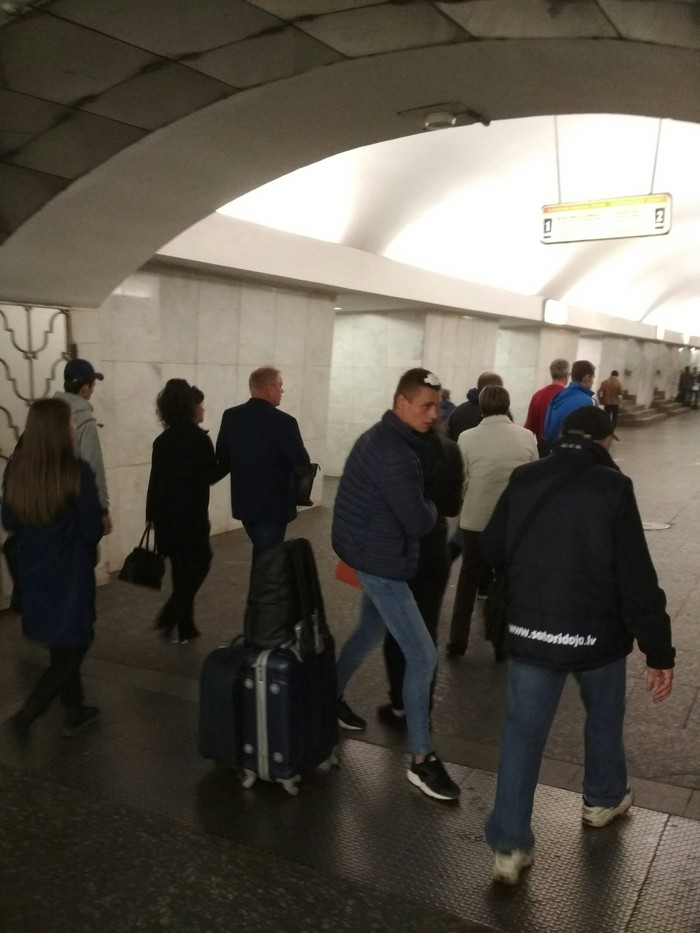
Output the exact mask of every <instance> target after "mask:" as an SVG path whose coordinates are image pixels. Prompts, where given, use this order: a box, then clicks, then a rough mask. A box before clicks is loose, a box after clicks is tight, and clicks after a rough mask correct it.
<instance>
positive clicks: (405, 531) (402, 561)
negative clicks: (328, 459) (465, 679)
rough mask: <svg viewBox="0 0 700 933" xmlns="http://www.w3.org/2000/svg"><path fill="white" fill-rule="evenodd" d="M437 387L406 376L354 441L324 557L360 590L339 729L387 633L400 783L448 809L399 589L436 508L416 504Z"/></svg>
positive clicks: (405, 588) (419, 652) (405, 601)
mask: <svg viewBox="0 0 700 933" xmlns="http://www.w3.org/2000/svg"><path fill="white" fill-rule="evenodd" d="M439 402H440V381H439V379H438V378H437V376H435V375H433V373H431V372H429V370H427V369H409V370H408V372H406V373H404V375H403V376H402V377H401V379H400V380H399V384H398V386H397V389H396V393H395V395H394V404H393V407H392V409H391V410H390V411H387V412H385V414H384V415H383V417H382V419H381V421H379V422H378V423H377V424H375V425H374V426H373V427H371V428H370V429H369V431H366V432H365V433H364V434H363V435H361V436H360V437H359V438H358V440H357V441H356V442H355V446H354V447H353V449H352V450H351V452H350V455H349V457H348V460H347V462H346V464H345V470H344V472H343V476H342V478H341V480H340V485H339V487H338V494H337V496H336V501H335V508H334V512H333V548H334V550H335V552H336V553H337V554H338V556H339V557H340V558H341V559H342V560H344V561H345V562H346V563H347V564H349V565H350V566H351V567H352V568H353V569H354V570H355V571H356V573H357V576H358V578H359V580H360V583H361V584H362V588H363V590H364V594H363V599H362V607H361V612H360V620H359V624H358V626H357V628H356V629H355V631H354V632H353V633H352V635H351V636H350V638H349V639H348V641H347V642H346V643H345V646H344V647H343V650H342V651H341V653H340V657H339V658H338V693H339V699H338V722H339V725H340V726H341V727H343V728H345V729H354V730H362V729H364V728H365V725H366V723H365V720H364V719H362V717H361V716H358V715H357V714H356V713H354V712H353V711H352V710H351V709H350V707H349V706H348V704H347V702H346V701H345V700H344V698H343V693H344V691H345V689H346V687H347V685H348V683H349V681H350V679H351V677H352V675H353V674H354V673H355V671H356V670H357V668H358V667H359V666H360V664H361V663H362V661H363V660H364V659H365V657H366V656H367V654H368V653H369V652H370V651H371V650H372V648H374V647H376V646H377V645H379V644H380V643H381V642H382V640H383V638H384V634H385V632H386V631H387V630H388V631H389V632H391V634H392V635H393V636H394V638H395V639H396V642H397V643H398V645H399V647H400V649H401V651H402V652H403V655H404V658H405V661H406V673H405V676H404V685H403V702H404V708H405V711H406V727H407V729H408V738H409V743H410V746H411V751H412V753H413V758H412V762H411V765H410V767H409V769H408V771H407V774H406V776H407V777H408V780H409V781H410V782H411V783H412V784H414V785H415V786H416V787H418V788H420V790H422V791H423V793H425V794H427V795H428V796H429V797H433V798H435V799H437V800H454V799H456V798H457V797H458V796H459V793H460V790H459V787H457V785H456V784H455V783H454V782H453V781H452V780H451V778H450V777H449V775H448V774H447V771H446V770H445V768H444V766H443V764H442V762H441V761H440V759H439V758H438V757H437V755H436V754H435V753H434V752H433V751H432V749H431V741H430V724H429V702H430V684H431V681H432V678H433V673H434V671H435V665H436V661H437V652H436V650H435V645H434V644H433V641H432V639H431V637H430V635H429V633H428V630H427V628H426V626H425V622H424V621H423V618H422V616H421V614H420V612H419V610H418V606H417V605H416V601H415V598H414V597H413V594H412V593H411V590H410V588H409V585H408V581H409V580H411V579H412V578H413V576H414V574H415V572H416V567H417V565H418V551H419V541H420V539H421V538H422V537H423V536H424V535H426V534H428V533H429V532H430V531H431V530H432V529H433V526H434V525H435V522H436V519H437V509H436V507H435V504H434V503H433V502H432V501H430V500H429V499H426V498H425V494H424V488H425V483H424V477H423V471H422V468H421V458H420V454H421V451H422V448H423V445H424V444H425V439H424V435H425V434H426V433H427V432H428V430H429V429H430V427H431V425H432V424H433V423H434V422H435V420H436V418H437V414H438V405H439Z"/></svg>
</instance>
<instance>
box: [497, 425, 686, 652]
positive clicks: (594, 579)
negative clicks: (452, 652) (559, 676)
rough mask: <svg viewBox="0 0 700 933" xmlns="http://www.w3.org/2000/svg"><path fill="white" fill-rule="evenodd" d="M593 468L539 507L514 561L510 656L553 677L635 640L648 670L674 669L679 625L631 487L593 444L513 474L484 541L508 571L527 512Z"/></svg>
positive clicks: (565, 447) (558, 448)
mask: <svg viewBox="0 0 700 933" xmlns="http://www.w3.org/2000/svg"><path fill="white" fill-rule="evenodd" d="M584 465H585V466H587V467H588V468H587V469H585V470H583V471H582V472H581V473H579V474H577V475H575V476H573V477H572V478H571V479H568V480H567V481H566V484H565V485H563V486H562V487H561V488H560V489H559V490H558V491H557V492H556V493H554V495H553V496H552V497H551V498H549V499H548V500H547V501H546V502H545V503H544V505H543V507H542V508H541V509H538V510H537V514H536V516H535V518H534V519H533V520H532V524H531V525H530V527H529V529H528V530H527V531H526V532H525V535H524V537H523V538H522V539H521V541H520V543H519V545H518V547H517V550H516V551H515V553H514V554H513V556H512V559H511V560H510V562H509V563H508V568H507V573H508V576H507V580H508V597H507V613H506V619H507V632H506V650H507V652H508V654H509V655H510V656H511V657H513V658H516V659H517V660H520V661H525V662H529V663H532V664H538V665H541V666H543V667H547V668H549V669H551V670H586V669H590V668H595V667H601V666H602V665H604V664H608V663H610V662H612V661H615V660H617V659H618V658H622V657H624V656H625V655H627V654H629V652H630V651H631V650H632V647H633V640H634V639H635V638H636V639H637V642H638V644H639V648H640V650H641V651H642V653H643V654H645V655H646V657H647V664H648V665H649V667H653V668H657V669H665V668H670V667H673V666H674V660H673V659H674V656H675V650H674V648H673V647H672V646H671V623H670V620H669V617H668V614H667V613H666V597H665V595H664V592H663V590H662V589H660V587H659V585H658V581H657V577H656V571H655V570H654V566H653V564H652V561H651V557H650V555H649V549H648V547H647V543H646V539H645V537H644V530H643V528H642V522H641V519H640V516H639V511H638V509H637V502H636V499H635V496H634V490H633V488H632V481H631V480H630V479H629V478H628V477H627V476H624V475H623V474H622V473H621V472H620V471H619V469H618V467H617V466H616V465H615V463H614V461H613V460H612V458H611V457H610V455H609V454H608V453H607V451H606V450H604V448H602V447H601V446H600V444H596V443H595V442H593V441H586V440H573V439H572V438H570V437H569V438H561V439H560V440H559V441H558V442H557V443H556V444H555V447H554V450H553V452H552V454H551V455H550V456H548V457H546V458H544V459H543V460H538V461H535V462H534V463H529V464H525V465H524V466H521V467H518V468H517V469H516V470H514V471H513V474H512V476H511V479H510V482H509V484H508V486H507V487H506V489H505V491H504V493H503V495H502V496H501V498H500V499H499V501H498V505H497V506H496V509H495V511H494V513H493V516H492V518H491V520H490V521H489V523H488V525H487V526H486V528H485V529H484V531H483V532H482V534H481V537H480V541H479V544H480V548H481V552H482V555H483V557H484V559H485V560H486V561H487V562H488V563H489V564H492V565H498V564H502V563H503V562H504V561H505V559H506V555H507V554H508V548H509V547H510V545H511V544H512V542H513V538H514V536H515V535H516V534H517V531H518V528H519V527H520V524H521V522H522V521H523V519H524V518H525V516H526V514H527V512H528V509H529V508H530V507H531V506H532V505H533V503H534V502H535V501H536V500H537V499H538V498H539V497H540V496H541V495H542V494H543V493H544V491H545V489H546V488H547V487H548V486H550V485H551V484H552V483H553V482H556V481H557V479H558V477H560V476H561V475H562V473H563V472H565V471H568V470H571V469H574V468H576V467H577V466H584Z"/></svg>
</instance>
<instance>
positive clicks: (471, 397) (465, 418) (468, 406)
mask: <svg viewBox="0 0 700 933" xmlns="http://www.w3.org/2000/svg"><path fill="white" fill-rule="evenodd" d="M480 421H481V408H480V407H479V390H478V389H470V390H469V391H468V392H467V401H466V402H462V404H461V405H458V406H457V407H456V408H455V410H454V411H453V412H452V414H451V415H450V417H449V419H448V421H447V436H448V437H449V438H450V440H453V441H456V440H457V439H458V438H459V435H460V434H461V433H462V431H468V430H469V429H470V428H475V427H476V426H477V424H479V423H480Z"/></svg>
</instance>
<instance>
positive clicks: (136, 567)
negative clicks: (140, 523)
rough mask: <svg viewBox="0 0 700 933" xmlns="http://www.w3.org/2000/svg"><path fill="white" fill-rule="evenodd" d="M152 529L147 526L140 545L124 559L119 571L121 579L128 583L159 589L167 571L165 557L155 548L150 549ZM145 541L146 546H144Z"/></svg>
mask: <svg viewBox="0 0 700 933" xmlns="http://www.w3.org/2000/svg"><path fill="white" fill-rule="evenodd" d="M150 537H151V529H150V528H149V527H148V526H146V529H145V531H144V533H143V534H142V535H141V540H140V541H139V544H138V547H135V548H134V550H133V551H132V552H131V554H129V555H128V557H127V558H126V560H125V561H124V566H123V567H122V569H121V570H120V571H119V579H120V580H124V581H125V582H126V583H135V584H136V585H137V586H148V587H150V588H151V589H152V590H159V589H160V588H161V586H162V584H163V574H164V573H165V558H164V557H163V555H162V554H158V552H157V551H156V549H155V545H154V547H153V550H151V549H150ZM144 543H145V546H144Z"/></svg>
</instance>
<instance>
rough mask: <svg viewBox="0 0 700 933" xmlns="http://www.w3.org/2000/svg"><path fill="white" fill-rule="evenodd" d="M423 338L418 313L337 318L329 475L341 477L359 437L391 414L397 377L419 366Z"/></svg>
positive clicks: (330, 421) (421, 318)
mask: <svg viewBox="0 0 700 933" xmlns="http://www.w3.org/2000/svg"><path fill="white" fill-rule="evenodd" d="M424 332H425V313H424V312H422V311H418V312H416V311H411V312H393V313H392V312H388V313H387V312H385V313H381V314H380V313H377V314H372V313H364V314H338V315H337V316H336V320H335V332H334V335H333V357H332V364H331V380H330V397H329V402H328V443H327V458H326V472H327V473H329V474H331V475H333V476H340V474H341V473H342V472H343V466H344V464H345V460H346V458H347V455H348V453H349V452H350V449H351V447H352V445H353V444H354V443H355V441H356V440H357V438H358V437H359V435H360V434H362V432H363V431H366V430H367V428H369V427H370V426H371V425H373V424H374V423H375V422H376V421H378V420H379V418H381V416H382V415H383V414H384V412H385V411H386V410H387V408H391V404H392V400H393V396H394V390H395V389H396V384H397V382H398V381H399V378H400V376H401V374H402V373H404V372H405V371H406V370H407V369H410V368H411V367H413V366H423V341H424Z"/></svg>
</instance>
